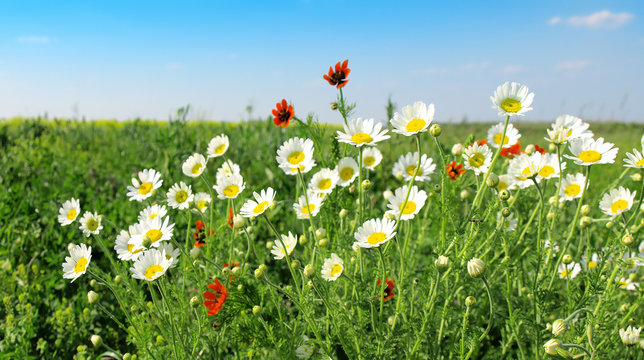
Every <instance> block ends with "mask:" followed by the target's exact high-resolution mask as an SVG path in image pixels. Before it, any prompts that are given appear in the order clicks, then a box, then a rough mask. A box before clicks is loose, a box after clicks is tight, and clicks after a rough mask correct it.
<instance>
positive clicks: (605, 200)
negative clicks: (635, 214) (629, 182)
mask: <svg viewBox="0 0 644 360" xmlns="http://www.w3.org/2000/svg"><path fill="white" fill-rule="evenodd" d="M636 193H637V191H633V192H632V193H631V191H630V190H629V189H625V188H624V187H623V186H620V187H619V188H617V189H612V190H611V191H609V192H608V193H606V194H604V196H603V197H602V199H601V201H600V202H599V208H600V209H601V211H602V212H603V213H604V214H606V215H608V216H613V217H615V216H617V215H619V214H621V213H623V212H625V211H628V210H630V209H631V206H633V199H635V194H636Z"/></svg>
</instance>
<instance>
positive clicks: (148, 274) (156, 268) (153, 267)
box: [143, 264, 163, 279]
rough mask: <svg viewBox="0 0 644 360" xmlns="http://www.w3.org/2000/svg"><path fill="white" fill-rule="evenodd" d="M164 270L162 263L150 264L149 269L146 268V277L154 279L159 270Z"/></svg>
mask: <svg viewBox="0 0 644 360" xmlns="http://www.w3.org/2000/svg"><path fill="white" fill-rule="evenodd" d="M161 271H163V267H162V266H161V265H157V264H154V265H150V266H149V267H148V268H147V269H145V273H143V275H145V277H146V278H148V279H152V278H153V277H154V276H155V275H156V274H157V273H158V272H161Z"/></svg>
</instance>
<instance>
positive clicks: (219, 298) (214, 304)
mask: <svg viewBox="0 0 644 360" xmlns="http://www.w3.org/2000/svg"><path fill="white" fill-rule="evenodd" d="M206 287H207V288H208V289H210V290H212V291H207V290H206V291H204V293H203V297H204V298H206V301H204V302H203V305H204V306H205V307H207V308H208V315H217V313H218V312H219V310H221V307H222V306H224V303H225V302H226V299H228V290H226V287H225V286H224V285H223V284H222V283H220V282H219V279H215V282H214V283H212V284H210V285H208V286H206Z"/></svg>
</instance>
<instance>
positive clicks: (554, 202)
mask: <svg viewBox="0 0 644 360" xmlns="http://www.w3.org/2000/svg"><path fill="white" fill-rule="evenodd" d="M548 205H557V197H556V196H551V197H550V198H549V199H548Z"/></svg>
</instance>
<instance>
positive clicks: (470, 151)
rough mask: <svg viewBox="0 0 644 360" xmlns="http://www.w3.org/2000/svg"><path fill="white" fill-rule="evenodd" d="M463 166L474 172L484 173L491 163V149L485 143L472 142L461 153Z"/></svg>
mask: <svg viewBox="0 0 644 360" xmlns="http://www.w3.org/2000/svg"><path fill="white" fill-rule="evenodd" d="M463 160H464V161H463V163H464V165H465V168H466V169H468V170H472V171H474V174H476V175H480V174H485V173H486V172H487V171H488V169H489V168H490V164H492V150H490V148H489V147H488V146H487V145H479V144H478V143H476V142H474V143H473V144H472V145H470V146H468V147H467V148H466V149H465V152H464V153H463Z"/></svg>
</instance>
